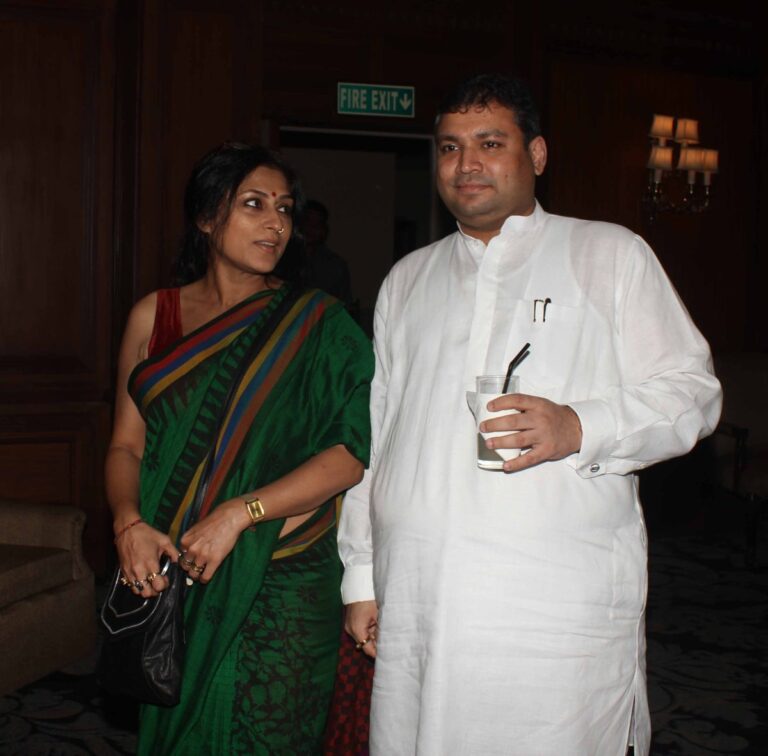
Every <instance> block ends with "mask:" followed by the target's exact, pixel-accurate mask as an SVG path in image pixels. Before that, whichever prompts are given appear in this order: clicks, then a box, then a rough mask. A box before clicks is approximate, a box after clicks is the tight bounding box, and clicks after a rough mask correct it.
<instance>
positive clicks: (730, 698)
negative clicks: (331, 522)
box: [0, 533, 768, 756]
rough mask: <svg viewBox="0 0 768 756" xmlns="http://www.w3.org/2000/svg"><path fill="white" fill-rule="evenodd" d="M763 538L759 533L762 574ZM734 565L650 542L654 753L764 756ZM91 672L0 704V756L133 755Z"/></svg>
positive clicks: (712, 539) (759, 625) (131, 740)
mask: <svg viewBox="0 0 768 756" xmlns="http://www.w3.org/2000/svg"><path fill="white" fill-rule="evenodd" d="M767 541H768V534H762V537H761V545H762V553H761V554H760V564H762V565H763V566H764V565H766V561H767V560H766V556H767V555H766V551H768V549H766V542H767ZM743 563H744V558H743V550H742V543H741V540H740V537H739V536H738V535H736V534H734V535H729V534H722V533H716V534H713V535H705V534H702V535H696V536H685V537H683V536H679V535H678V536H674V535H665V536H655V537H654V536H652V537H651V554H650V566H651V580H650V595H649V602H648V673H649V694H650V701H651V709H652V716H653V730H654V738H653V748H652V753H653V755H654V756H668V755H670V756H671V755H673V754H674V755H675V756H677V755H678V754H687V755H690V756H723V755H725V754H727V755H729V756H758V755H759V756H763V755H764V754H766V753H768V713H766V706H765V695H766V694H765V692H766V690H768V653H767V652H768V633H766V630H767V629H768V573H766V571H765V570H764V569H763V570H762V571H760V570H758V571H751V570H747V569H745V567H744V564H743ZM92 666H93V662H92V660H84V662H83V664H82V665H81V668H80V669H77V668H71V669H69V670H67V672H66V673H64V672H60V673H57V674H55V675H52V676H50V677H48V678H46V679H44V680H41V681H40V682H38V683H35V684H33V685H29V686H27V687H26V688H22V689H21V690H19V691H17V692H15V693H14V694H12V695H9V696H6V697H4V698H0V754H2V756H6V755H7V756H54V755H55V756H86V755H89V754H95V755H97V756H113V755H115V754H132V753H133V752H134V749H135V743H136V737H135V731H136V730H135V728H136V710H135V707H134V706H132V705H131V704H130V703H129V702H125V701H115V700H105V699H104V698H103V697H102V695H101V693H100V691H99V690H98V688H97V687H96V683H95V679H94V677H93V675H92V674H91V673H90V672H91V669H92ZM510 753H512V754H514V749H512V750H510ZM558 756H568V755H567V754H563V755H558Z"/></svg>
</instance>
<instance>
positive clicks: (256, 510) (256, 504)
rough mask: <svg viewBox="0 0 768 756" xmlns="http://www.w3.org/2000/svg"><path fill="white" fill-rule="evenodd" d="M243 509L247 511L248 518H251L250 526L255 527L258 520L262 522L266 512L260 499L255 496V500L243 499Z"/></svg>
mask: <svg viewBox="0 0 768 756" xmlns="http://www.w3.org/2000/svg"><path fill="white" fill-rule="evenodd" d="M244 501H245V508H246V510H248V516H249V517H250V518H251V525H255V524H256V523H257V522H258V521H259V520H263V519H264V516H265V515H266V512H265V511H264V505H263V504H262V503H261V499H260V498H259V497H258V496H257V497H256V498H255V499H245V500H244Z"/></svg>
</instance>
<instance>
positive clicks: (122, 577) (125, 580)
mask: <svg viewBox="0 0 768 756" xmlns="http://www.w3.org/2000/svg"><path fill="white" fill-rule="evenodd" d="M120 583H121V584H122V585H124V586H126V587H127V586H129V585H133V583H132V582H131V581H130V580H128V578H127V577H126V576H125V575H120Z"/></svg>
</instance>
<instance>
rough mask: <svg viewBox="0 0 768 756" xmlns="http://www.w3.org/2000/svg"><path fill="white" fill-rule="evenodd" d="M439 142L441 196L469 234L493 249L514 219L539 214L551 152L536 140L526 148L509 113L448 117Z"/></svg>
mask: <svg viewBox="0 0 768 756" xmlns="http://www.w3.org/2000/svg"><path fill="white" fill-rule="evenodd" d="M435 140H436V143H437V190H438V192H439V193H440V196H441V197H442V199H443V202H445V204H446V206H447V207H448V209H449V210H450V211H451V213H453V215H454V216H455V218H456V219H457V220H458V221H459V223H460V224H461V227H462V230H463V231H464V232H465V233H467V234H469V235H470V236H474V237H476V238H478V239H480V240H482V241H483V242H485V243H486V244H487V243H488V242H489V241H490V240H491V239H492V238H493V237H494V236H496V235H497V234H498V233H499V231H500V229H501V226H502V225H503V223H504V221H505V220H506V219H507V218H508V217H509V216H510V215H530V214H531V213H532V212H533V208H534V207H535V200H534V186H535V182H536V176H540V175H541V174H542V173H543V172H544V166H545V165H546V162H547V146H546V144H545V142H544V139H543V138H542V137H536V138H534V139H532V140H531V143H530V144H529V145H528V147H526V146H525V139H524V137H523V132H522V131H521V130H520V127H519V126H518V125H517V123H515V115H514V113H513V112H512V111H511V110H510V109H509V108H505V107H503V106H501V105H498V104H496V103H491V104H490V105H489V106H488V107H484V108H476V107H471V108H470V109H469V110H468V111H467V112H466V113H444V114H443V115H442V116H441V117H440V121H439V123H438V125H437V133H436V136H435Z"/></svg>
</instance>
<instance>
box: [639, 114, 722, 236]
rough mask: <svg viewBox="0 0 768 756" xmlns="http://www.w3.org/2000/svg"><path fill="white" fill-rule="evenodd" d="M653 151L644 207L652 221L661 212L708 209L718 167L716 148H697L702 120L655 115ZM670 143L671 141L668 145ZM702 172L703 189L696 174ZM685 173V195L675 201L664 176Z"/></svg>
mask: <svg viewBox="0 0 768 756" xmlns="http://www.w3.org/2000/svg"><path fill="white" fill-rule="evenodd" d="M649 136H650V138H651V154H650V156H649V158H648V165H647V167H648V170H649V174H648V186H647V188H646V190H645V193H644V194H643V197H642V206H643V209H644V211H645V213H646V215H647V217H648V221H649V222H650V223H653V221H654V220H656V215H657V213H659V212H675V213H701V212H704V211H705V210H707V209H708V208H709V200H710V187H711V185H712V174H713V173H717V170H718V152H717V150H710V149H705V148H703V147H694V146H692V145H698V144H699V122H698V121H695V120H694V119H692V118H677V119H676V118H675V117H674V116H668V115H654V116H653V123H652V124H651V131H650V134H649ZM668 143H669V144H668ZM697 173H701V175H702V181H701V188H699V187H698V186H697V184H696V174H697ZM682 174H685V176H686V184H687V187H686V189H684V190H683V192H682V197H681V198H680V199H679V200H678V201H677V202H673V201H672V200H671V199H669V196H668V194H667V191H666V189H667V186H666V183H668V182H665V179H673V180H674V179H675V177H679V176H682Z"/></svg>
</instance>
